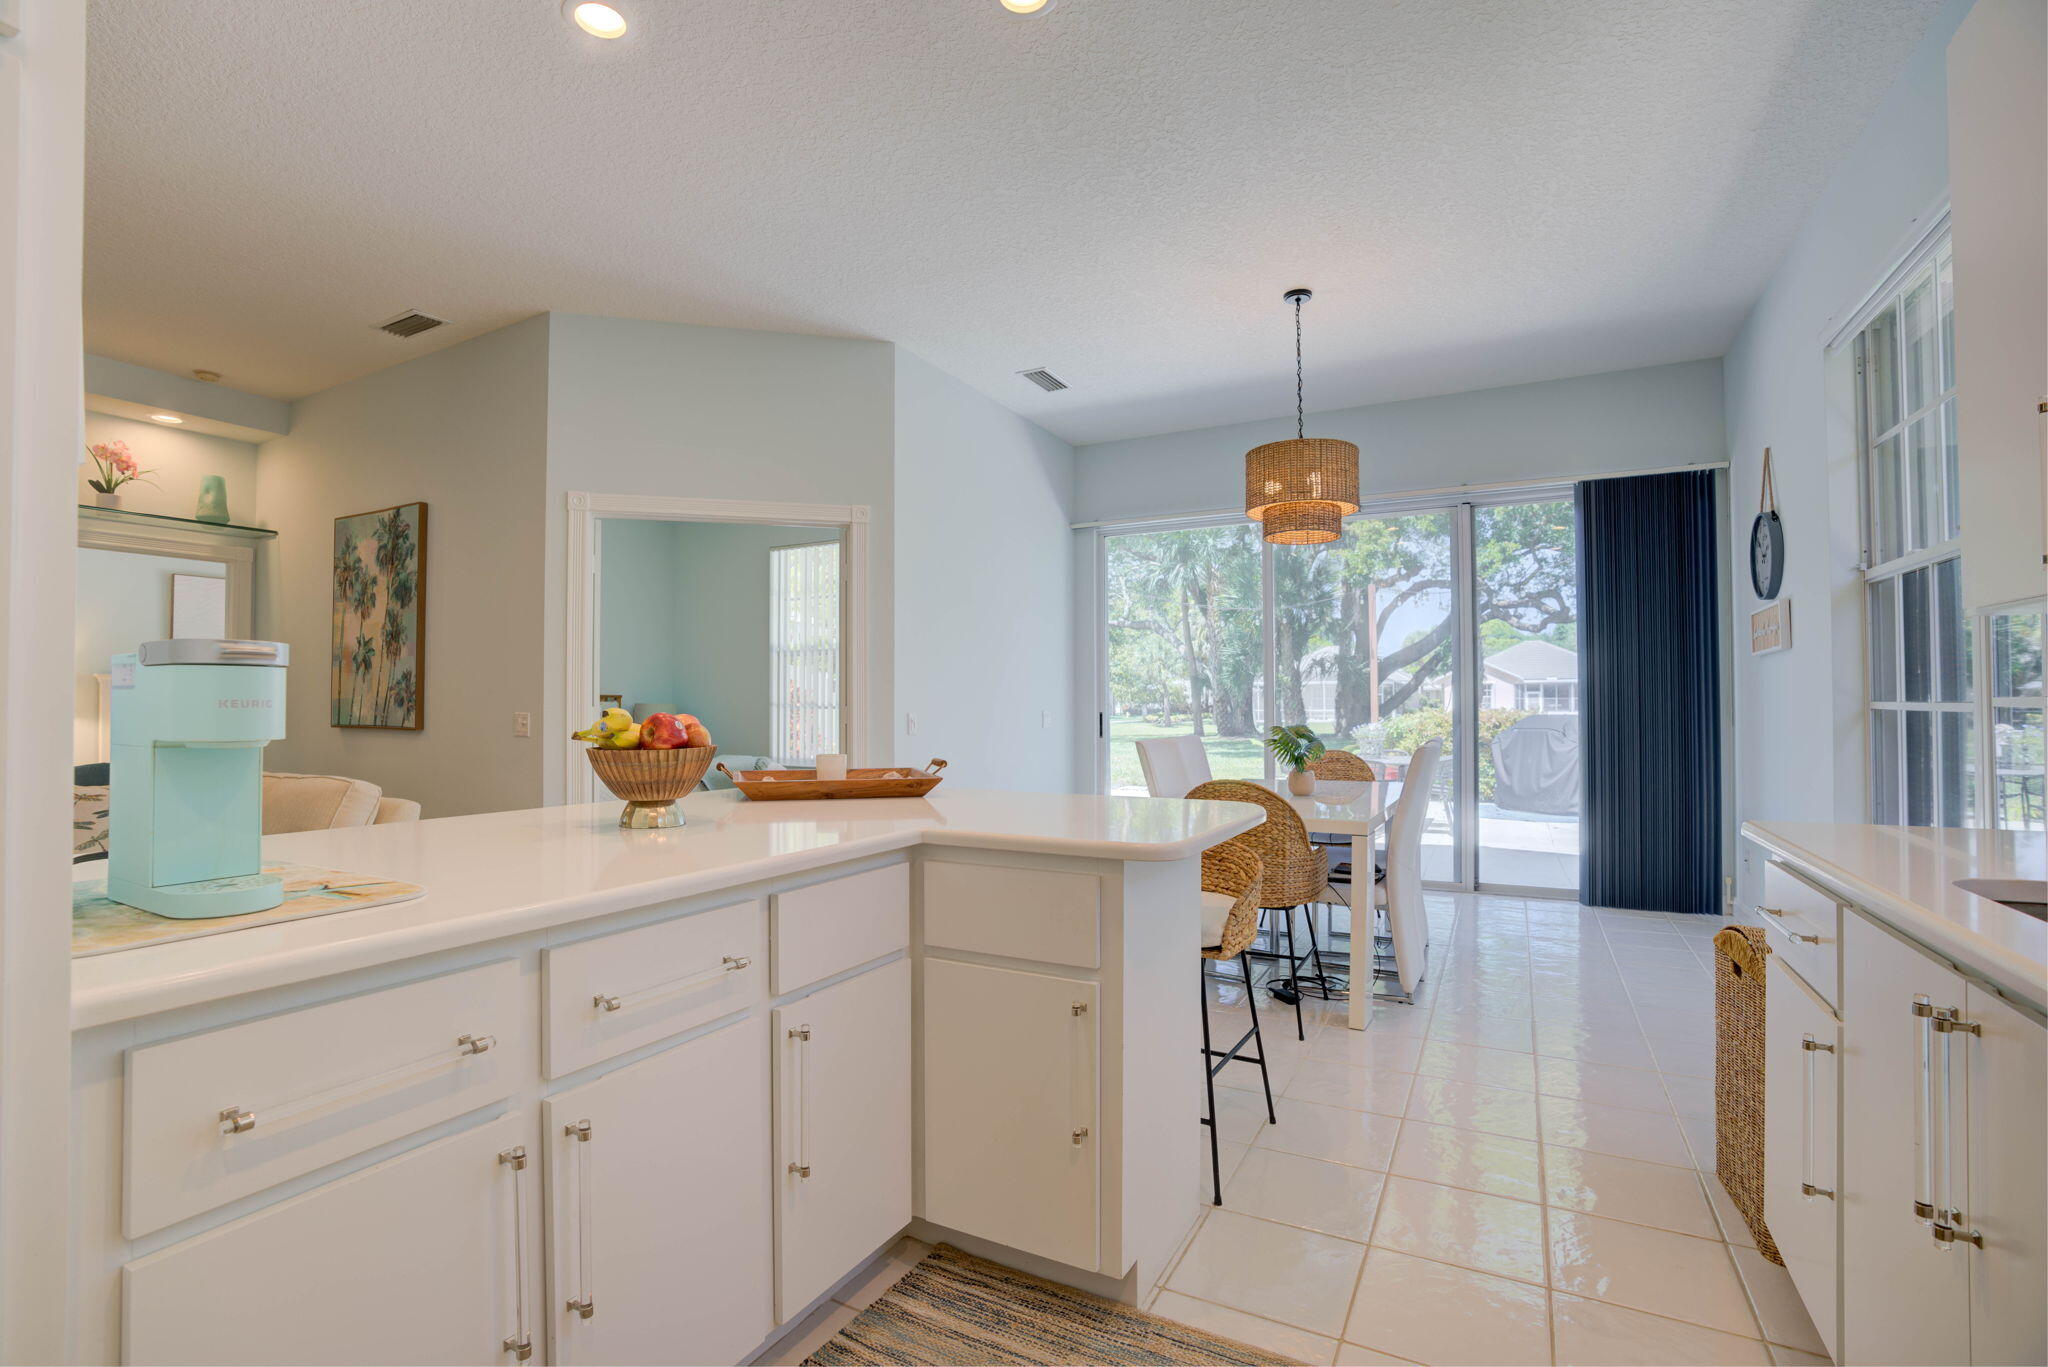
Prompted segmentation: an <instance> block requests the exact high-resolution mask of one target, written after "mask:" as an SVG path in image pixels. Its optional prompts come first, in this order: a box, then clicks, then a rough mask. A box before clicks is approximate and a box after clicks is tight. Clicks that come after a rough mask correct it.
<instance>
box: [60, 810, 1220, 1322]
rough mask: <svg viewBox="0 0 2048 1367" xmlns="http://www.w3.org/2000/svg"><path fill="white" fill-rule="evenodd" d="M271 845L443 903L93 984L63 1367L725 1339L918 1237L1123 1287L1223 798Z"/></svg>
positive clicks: (1184, 1066)
mask: <svg viewBox="0 0 2048 1367" xmlns="http://www.w3.org/2000/svg"><path fill="white" fill-rule="evenodd" d="M683 810H684V812H685V813H686V814H687V823H688V824H686V825H685V826H683V827H681V828H679V829H674V830H659V831H622V830H620V829H619V828H618V825H617V812H618V808H617V805H616V804H615V803H600V804H593V805H589V806H577V807H556V808H541V809H535V810H530V811H516V812H500V813H493V814H488V815H480V816H467V817H452V818H446V819H441V820H434V821H424V822H418V823H408V824H400V825H386V826H365V827H357V828H352V829H343V830H332V831H319V832H308V833H302V834H294V835H285V836H274V837H270V838H268V839H266V840H265V841H264V857H265V860H266V861H289V862H293V863H302V864H310V865H316V866H322V867H328V868H340V869H351V870H357V871H361V872H363V873H367V874H374V875H376V876H379V877H383V878H391V879H402V880H406V881H409V882H413V883H418V884H421V885H423V886H424V887H425V888H426V889H427V892H426V895H425V896H424V897H422V898H419V899H416V900H413V901H409V902H400V903H393V904H389V905H384V906H378V907H370V908H364V909H360V910H354V911H346V912H338V913H335V914H332V915H327V916H320V917H314V918H309V919H305V920H299V921H288V922H282V923H272V924H265V925H260V926H251V927H249V928H247V929H245V930H239V931H235V932H232V933H227V934H221V935H214V936H209V937H205V938H199V939H192V940H184V941H177V942H173V943H167V944H162V945H156V946H149V947H144V948H138V949H133V950H127V951H123V952H119V953H112V954H104V955H99V956H96V957H90V958H81V959H79V960H76V961H75V962H74V965H73V1013H74V1032H75V1033H74V1056H75V1057H74V1064H75V1082H74V1087H75V1093H74V1115H73V1125H74V1149H75V1154H76V1166H75V1169H74V1172H75V1179H74V1196H73V1207H74V1218H75V1221H76V1230H75V1241H74V1250H75V1253H74V1256H75V1258H76V1281H75V1286H76V1297H77V1299H76V1304H75V1312H74V1313H75V1322H74V1328H75V1333H76V1356H77V1358H78V1359H79V1360H82V1361H116V1360H122V1361H147V1362H190V1361H205V1362H218V1363H229V1362H279V1361H299V1362H315V1361H332V1362H341V1361H346V1362H385V1361H413V1362H419V1361H434V1362H478V1363H512V1362H540V1361H555V1362H564V1363H569V1362H647V1361H669V1362H678V1361H680V1362H737V1361H742V1360H744V1359H746V1358H747V1357H748V1356H750V1355H751V1354H753V1353H755V1352H756V1351H757V1350H758V1349H759V1348H761V1347H762V1346H764V1345H765V1344H767V1343H770V1342H772V1341H773V1340H774V1339H775V1338H776V1337H777V1335H778V1334H779V1332H780V1331H781V1326H786V1325H788V1324H790V1323H792V1322H794V1321H796V1320H797V1319H798V1318H799V1317H801V1316H802V1315H803V1314H804V1313H805V1312H806V1311H807V1310H808V1309H809V1308H810V1307H812V1306H813V1305H815V1304H817V1303H818V1302H819V1301H821V1300H822V1299H824V1298H825V1297H826V1296H827V1295H828V1293H830V1292H831V1291H832V1290H833V1289H834V1288H835V1287H836V1286H837V1285H838V1284H840V1283H841V1282H842V1281H844V1280H845V1279H846V1278H847V1277H848V1276H849V1275H851V1274H853V1273H854V1272H856V1271H858V1270H859V1269H861V1268H862V1266H863V1265H864V1264H865V1263H866V1262H867V1260H868V1259H869V1258H870V1257H871V1256H872V1255H873V1254H875V1253H876V1252H877V1251H878V1250H881V1249H883V1248H886V1247H887V1246H888V1245H889V1244H890V1243H891V1242H892V1241H893V1240H894V1239H895V1238H896V1237H897V1236H898V1235H899V1234H900V1233H902V1232H903V1231H904V1230H905V1229H907V1228H908V1229H913V1230H916V1231H920V1232H922V1233H923V1234H924V1236H925V1237H943V1238H947V1239H950V1240H952V1241H953V1242H955V1243H958V1244H961V1245H963V1246H965V1247H968V1248H970V1249H972V1250H974V1251H979V1252H985V1253H988V1254H990V1255H992V1256H995V1257H997V1258H999V1259H1001V1260H1003V1261H1006V1262H1009V1263H1011V1264H1013V1265H1016V1266H1021V1267H1025V1268H1027V1269H1029V1270H1033V1271H1039V1272H1042V1273H1044V1274H1046V1275H1050V1276H1054V1277H1056V1278H1059V1279H1061V1280H1064V1281H1067V1282H1070V1283H1073V1284H1076V1285H1081V1286H1085V1287H1088V1288H1090V1289H1093V1290H1098V1291H1104V1292H1107V1293H1109V1294H1122V1295H1124V1296H1126V1297H1132V1298H1135V1297H1137V1296H1139V1295H1141V1294H1142V1293H1143V1292H1144V1291H1146V1290H1147V1289H1148V1288H1149V1287H1150V1286H1151V1285H1152V1284H1153V1282H1155V1281H1156V1280H1157V1279H1158V1277H1159V1275H1160V1273H1161V1272H1162V1270H1163V1268H1164V1264H1165V1261H1166V1259H1167V1258H1168V1257H1169V1256H1170V1254H1171V1253H1172V1251H1173V1249H1174V1247H1175V1246H1176V1244H1177V1243H1178V1241H1179V1239H1180V1237H1181V1236H1182V1234H1183V1233H1185V1231H1186V1230H1187V1228H1188V1227H1189V1225H1190V1223H1191V1222H1192V1220H1193V1218H1194V1214H1195V1202H1196V1199H1197V1198H1196V1191H1195V1181H1194V1178H1195V1175H1196V1172H1197V1164H1196V1158H1197V1146H1198V1143H1199V1128H1198V1127H1197V1125H1196V1124H1195V1119H1196V1117H1197V1116H1198V1115H1199V1114H1200V1113H1201V1110H1200V1100H1199V1096H1200V1076H1201V1074H1200V1071H1199V1065H1198V1063H1197V1062H1196V1059H1197V1058H1198V1057H1199V1056H1198V1054H1197V1052H1196V1051H1197V1048H1198V1042H1199V1040H1200V1024H1199V1020H1198V1018H1197V1001H1196V997H1195V987H1196V975H1197V971H1198V965H1199V959H1198V949H1199V945H1198V943H1197V942H1198V940H1199V938H1200V937H1199V934H1198V926H1199V899H1198V895H1197V894H1198V878H1199V855H1200V853H1201V851H1202V850H1203V849H1205V848H1207V847H1208V846H1210V845H1213V844H1215V843H1216V842H1218V841H1221V840H1224V839H1227V838H1228V837H1229V836H1231V835H1234V834H1236V833H1238V832H1240V831H1243V830H1245V829H1248V828H1249V827H1251V826H1253V825H1255V824H1256V823H1257V822H1258V820H1259V814H1258V812H1257V810H1256V809H1254V808H1251V807H1248V806H1241V805H1236V804H1228V803H1186V802H1165V801H1156V800H1153V799H1149V798H1115V797H1069V796H1056V795H1037V794H1011V793H986V792H974V791H958V790H947V791H944V792H941V793H936V794H934V795H933V796H931V797H930V798H926V799H917V800H907V801H883V802H858V803H854V802H786V803H761V804H753V803H746V802H743V801H740V800H739V798H738V795H737V794H733V793H730V792H727V793H717V794H700V795H698V796H697V797H693V798H691V799H688V800H687V801H686V802H685V803H684V804H683Z"/></svg>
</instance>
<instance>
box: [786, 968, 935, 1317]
mask: <svg viewBox="0 0 2048 1367" xmlns="http://www.w3.org/2000/svg"><path fill="white" fill-rule="evenodd" d="M774 1017H775V1019H774V1026H773V1034H774V1044H775V1096H776V1112H775V1136H776V1143H775V1164H774V1179H775V1184H776V1190H777V1193H778V1199H777V1205H776V1210H777V1219H778V1222H779V1242H778V1256H777V1264H778V1265H777V1275H776V1314H777V1316H778V1317H779V1319H781V1320H787V1319H789V1318H790V1317H791V1316H793V1315H795V1314H796V1313H797V1312H799V1311H801V1310H802V1309H803V1308H804V1307H805V1306H806V1305H808V1304H810V1303H811V1302H812V1301H814V1300H816V1299H817V1298H818V1297H819V1296H821V1295H823V1294H824V1293H825V1292H826V1291H827V1290H829V1289H830V1288H831V1286H832V1284H833V1283H834V1282H836V1281H838V1280H839V1279H840V1278H841V1277H843V1276H845V1275H846V1274H847V1273H848V1272H849V1271H851V1270H852V1269H853V1268H854V1267H857V1266H858V1265H859V1264H860V1262H861V1260H862V1259H864V1258H866V1257H867V1256H868V1255H869V1254H871V1253H873V1252H874V1251H875V1250H876V1249H878V1248H880V1247H881V1246H882V1245H884V1244H885V1243H887V1242H888V1241H889V1240H891V1239H894V1238H895V1237H896V1236H897V1235H898V1234H901V1233H902V1232H903V1228H904V1226H906V1225H908V1224H909V1223H910V1214H911V1211H910V1146H911V1134H910V961H909V960H908V959H898V960H897V961H896V962H894V963H891V964H884V965H883V966H882V967H880V968H873V969H869V970H868V971H867V972H865V973H862V974H860V975H858V976H857V977H852V978H848V979H847V980H846V981H844V982H841V983H835V984H834V985H832V986H831V987H828V988H825V989H824V990H823V991H820V992H815V993H813V994H812V995H810V996H808V997H804V998H802V999H801V1000H799V1001H794V1002H791V1003H790V1004H789V1005H788V1006H783V1007H778V1008H777V1009H776V1011H775V1013H774Z"/></svg>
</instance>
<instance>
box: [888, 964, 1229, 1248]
mask: <svg viewBox="0 0 2048 1367" xmlns="http://www.w3.org/2000/svg"><path fill="white" fill-rule="evenodd" d="M1190 993H1191V994H1192V989H1190ZM1098 1006H1099V988H1098V986H1097V984H1095V983H1093V982H1089V981H1085V980H1083V979H1078V978H1065V977H1058V976H1055V975H1052V974H1045V973H1020V972H1016V971H1013V970H1010V969H1004V968H991V967H988V966H987V965H984V964H970V963H959V962H955V961H953V960H949V959H927V960H926V961H925V966H924V1209H923V1211H922V1212H921V1213H922V1214H923V1215H924V1217H925V1218H926V1219H928V1220H931V1221H933V1222H935V1223H937V1224H941V1225H945V1226H947V1227H949V1228H952V1229H960V1230H967V1231H971V1232H973V1233H974V1234H977V1235H979V1236H981V1237H983V1238H986V1239H992V1240H995V1241H997V1242H999V1243H1003V1244H1006V1245H1008V1246H1009V1247H1011V1248H1019V1249H1023V1250H1025V1251H1026V1252H1030V1253H1036V1254H1039V1255H1041V1256H1043V1257H1047V1258H1052V1259H1055V1260H1057V1261H1059V1262H1062V1263H1066V1264H1068V1265H1070V1266H1073V1267H1083V1268H1093V1267H1095V1266H1096V1263H1097V1260H1098V1257H1099V1249H1100V1237H1099V1235H1100V1205H1099V1200H1100V1197H1099V1191H1098V1185H1099V1181H1100V1158H1099V1154H1100V1148H1101V1143H1102V1135H1101V1134H1100V1133H1099V1126H1098V1122H1097V1115H1098V1113H1099V1112H1098V1099H1097V1095H1096V1090H1097V1079H1098V1075H1099V1061H1098V1059H1097V1033H1096V1032H1097V1030H1098V1028H1099V1026H1098V1021H1097V1008H1098ZM1190 1123H1192V1122H1190Z"/></svg>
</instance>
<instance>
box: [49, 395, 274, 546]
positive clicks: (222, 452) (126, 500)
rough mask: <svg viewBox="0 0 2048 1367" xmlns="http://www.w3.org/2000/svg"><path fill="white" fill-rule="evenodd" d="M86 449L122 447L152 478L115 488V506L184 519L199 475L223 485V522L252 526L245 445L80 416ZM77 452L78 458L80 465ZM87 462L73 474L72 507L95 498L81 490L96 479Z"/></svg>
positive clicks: (194, 507) (252, 467)
mask: <svg viewBox="0 0 2048 1367" xmlns="http://www.w3.org/2000/svg"><path fill="white" fill-rule="evenodd" d="M85 441H86V445H97V444H98V443H100V442H110V441H125V442H127V443H128V449H129V450H130V451H132V452H133V453H134V454H135V459H136V461H137V462H138V463H140V464H141V466H142V468H143V469H145V470H149V471H151V472H152V473H151V474H149V475H147V476H145V477H144V478H146V479H147V480H149V481H150V482H149V483H147V484H145V483H143V482H142V481H140V480H137V481H135V482H134V483H131V484H124V485H122V486H121V489H120V494H121V506H122V507H123V508H132V509H134V510H135V511H137V512H143V513H165V514H168V515H169V516H171V517H190V516H192V514H193V513H195V512H196V511H198V508H199V480H200V477H201V476H203V475H220V476H222V477H223V478H225V479H226V481H227V487H228V518H229V521H232V522H240V523H243V524H245V525H249V526H255V525H258V524H257V523H256V522H255V521H254V519H255V517H256V448H255V446H253V445H252V444H250V443H249V442H246V441H234V440H231V439H230V438H227V437H209V436H207V435H206V434H205V433H203V432H181V431H179V430H178V429H177V428H175V427H165V426H162V425H161V424H158V423H153V422H136V421H134V420H133V419H131V418H113V417H108V416H107V415H106V414H104V413H88V414H86V415H85ZM84 457H85V453H84V451H83V450H81V451H80V452H79V458H80V459H84ZM96 475H97V471H96V470H95V468H94V466H93V463H92V462H91V461H90V460H87V461H86V462H85V464H84V465H81V466H80V467H79V469H78V501H79V502H80V503H91V502H92V501H93V500H94V499H95V498H96V497H98V495H97V494H96V493H95V492H94V491H93V490H92V489H91V488H90V487H89V486H87V484H86V480H88V479H91V478H94V477H96Z"/></svg>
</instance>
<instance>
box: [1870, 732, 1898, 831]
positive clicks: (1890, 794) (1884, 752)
mask: <svg viewBox="0 0 2048 1367" xmlns="http://www.w3.org/2000/svg"><path fill="white" fill-rule="evenodd" d="M1899 716H1900V714H1899V713H1898V712H1896V711H1893V710H1892V709H1890V708H1880V709H1878V710H1876V711H1873V712H1872V713H1871V714H1870V816H1871V819H1872V820H1873V821H1875V822H1876V823H1877V824H1878V825H1880V826H1896V825H1898V824H1899V809H1900V802H1899Z"/></svg>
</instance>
